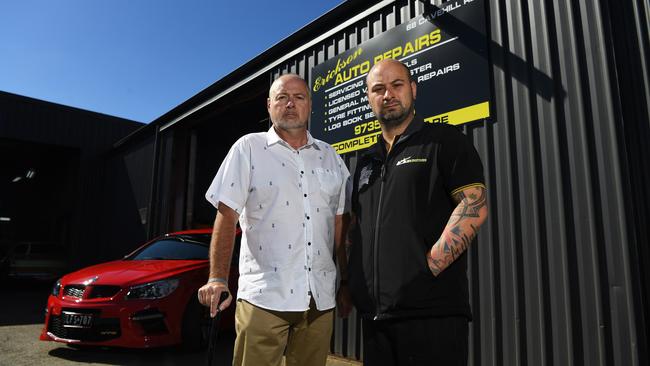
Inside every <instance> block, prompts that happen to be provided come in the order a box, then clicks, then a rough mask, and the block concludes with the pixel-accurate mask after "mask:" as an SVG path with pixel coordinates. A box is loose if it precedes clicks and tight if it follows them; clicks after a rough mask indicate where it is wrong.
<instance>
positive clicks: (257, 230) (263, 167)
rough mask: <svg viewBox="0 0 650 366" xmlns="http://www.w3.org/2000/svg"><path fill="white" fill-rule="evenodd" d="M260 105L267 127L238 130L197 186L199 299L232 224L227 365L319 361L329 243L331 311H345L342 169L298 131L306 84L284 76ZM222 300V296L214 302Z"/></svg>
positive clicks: (214, 294)
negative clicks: (206, 256) (235, 274)
mask: <svg viewBox="0 0 650 366" xmlns="http://www.w3.org/2000/svg"><path fill="white" fill-rule="evenodd" d="M267 109H268V111H269V116H270V118H271V121H272V123H273V126H272V127H271V128H270V129H269V130H268V131H267V132H265V133H264V132H263V133H253V134H249V135H246V136H243V137H242V138H240V139H239V140H238V141H237V142H236V143H235V144H234V145H233V146H232V148H231V149H230V152H229V153H228V155H227V156H226V158H225V159H224V161H223V163H222V164H221V167H220V168H219V171H218V172H217V175H216V176H215V178H214V180H213V182H212V184H211V185H210V188H209V189H208V191H207V193H206V199H207V200H208V201H210V202H211V203H212V204H213V205H214V206H215V207H217V209H218V212H217V217H216V220H215V223H214V230H213V233H212V241H211V244H210V277H209V280H208V283H207V284H206V285H204V286H203V287H201V289H199V295H198V296H199V300H200V301H201V303H202V304H204V305H206V306H210V307H211V309H210V312H211V315H212V316H214V315H215V314H216V310H217V309H216V305H217V300H218V299H219V296H220V294H221V292H224V291H228V278H227V277H228V273H229V267H230V262H231V256H232V251H233V243H234V238H235V230H236V224H237V221H238V220H239V223H240V226H241V229H242V242H241V251H240V257H239V272H240V277H239V290H238V293H237V308H236V312H235V323H236V330H237V339H236V341H235V350H234V356H233V365H253V366H260V365H279V364H280V362H281V359H282V355H283V354H286V363H287V365H296V366H297V365H300V366H310V365H314V366H316V365H325V363H326V359H327V354H328V351H329V344H330V338H331V333H332V321H333V315H332V314H333V308H334V306H335V304H336V300H335V280H336V266H335V265H334V262H333V255H334V249H335V247H336V255H337V262H338V263H339V269H340V273H341V287H342V288H343V289H344V290H343V291H340V293H339V304H340V308H339V310H340V313H341V314H342V315H344V316H345V315H347V313H348V312H349V311H350V309H351V302H350V300H349V294H348V292H347V290H345V286H346V285H347V268H346V265H347V259H346V255H345V249H344V235H345V234H344V233H345V232H346V230H345V227H344V226H346V223H347V212H348V210H349V200H350V180H349V176H350V174H349V172H348V170H347V168H346V166H345V164H344V163H343V161H342V160H341V158H340V157H339V156H338V155H337V154H336V152H335V151H334V149H333V148H332V147H331V146H330V145H329V144H327V143H325V142H322V141H319V140H316V139H314V138H312V136H311V135H310V134H309V132H308V131H307V122H308V119H309V114H310V113H311V98H310V95H309V89H308V86H307V83H306V82H305V81H304V80H303V79H302V78H301V77H300V76H298V75H294V74H288V75H283V76H281V77H279V78H278V79H277V80H275V81H274V82H273V84H272V85H271V88H270V90H269V98H268V100H267ZM231 301H232V297H231V296H229V297H228V299H227V300H225V301H224V302H223V303H222V304H221V306H220V309H221V310H223V309H225V308H227V307H228V306H229V305H230V303H231Z"/></svg>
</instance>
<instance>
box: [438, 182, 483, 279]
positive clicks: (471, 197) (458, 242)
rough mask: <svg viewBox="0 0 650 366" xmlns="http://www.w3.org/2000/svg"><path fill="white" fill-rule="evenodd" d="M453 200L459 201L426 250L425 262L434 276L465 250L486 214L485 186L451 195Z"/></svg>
mask: <svg viewBox="0 0 650 366" xmlns="http://www.w3.org/2000/svg"><path fill="white" fill-rule="evenodd" d="M454 200H455V201H456V202H457V203H458V205H457V206H456V209H455V210H454V212H453V213H452V214H451V217H450V218H449V222H448V223H447V226H446V227H445V230H444V231H443V233H442V235H441V236H440V239H439V240H438V241H437V242H436V244H435V245H434V246H433V248H432V249H431V250H430V251H428V252H427V262H428V264H429V268H430V269H431V272H432V273H433V274H434V276H437V275H439V274H440V273H441V272H442V271H443V270H445V268H447V267H449V265H450V264H452V263H453V262H454V261H455V260H456V259H458V257H460V256H461V255H462V254H463V253H464V252H465V251H466V250H467V248H468V247H469V244H470V243H471V242H472V240H474V238H475V237H476V234H477V233H478V229H479V227H480V226H481V224H482V223H483V221H484V220H485V217H486V216H487V213H486V210H487V207H486V206H487V201H486V194H485V187H473V188H469V189H466V190H463V191H461V192H459V193H458V194H456V195H455V196H454ZM482 209H483V211H482Z"/></svg>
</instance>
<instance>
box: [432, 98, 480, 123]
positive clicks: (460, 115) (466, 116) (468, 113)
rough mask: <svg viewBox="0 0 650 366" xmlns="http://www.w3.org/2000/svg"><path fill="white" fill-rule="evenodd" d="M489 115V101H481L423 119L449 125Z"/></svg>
mask: <svg viewBox="0 0 650 366" xmlns="http://www.w3.org/2000/svg"><path fill="white" fill-rule="evenodd" d="M488 117H490V103H489V102H483V103H479V104H474V105H471V106H469V107H465V108H460V109H456V110H454V111H451V112H447V113H443V114H439V115H437V116H431V117H428V118H425V119H424V122H428V123H445V124H450V125H461V124H463V123H467V122H472V121H476V120H479V119H483V118H488Z"/></svg>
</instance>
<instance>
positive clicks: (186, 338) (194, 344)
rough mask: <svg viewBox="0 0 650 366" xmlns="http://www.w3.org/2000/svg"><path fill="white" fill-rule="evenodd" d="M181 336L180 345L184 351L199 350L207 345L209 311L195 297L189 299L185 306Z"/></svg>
mask: <svg viewBox="0 0 650 366" xmlns="http://www.w3.org/2000/svg"><path fill="white" fill-rule="evenodd" d="M181 337H182V343H181V347H182V348H183V349H184V350H186V351H199V350H202V349H204V348H205V347H206V346H207V345H208V338H209V337H210V313H209V310H208V308H207V307H205V306H203V305H201V304H200V303H199V300H198V299H196V298H193V299H192V300H190V302H189V304H187V307H186V308H185V314H184V315H183V326H182V330H181Z"/></svg>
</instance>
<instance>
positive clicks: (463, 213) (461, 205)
mask: <svg viewBox="0 0 650 366" xmlns="http://www.w3.org/2000/svg"><path fill="white" fill-rule="evenodd" d="M466 191H471V192H469V193H467V192H466ZM453 198H454V202H456V204H458V206H456V209H455V210H454V212H452V213H451V217H456V218H457V220H456V222H455V223H456V224H457V223H458V222H459V221H461V220H463V219H465V218H467V217H479V210H480V209H481V208H482V207H484V206H485V205H486V204H487V201H486V198H485V188H484V187H475V188H471V189H466V190H463V191H460V192H458V193H456V194H455V195H454V197H453Z"/></svg>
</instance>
